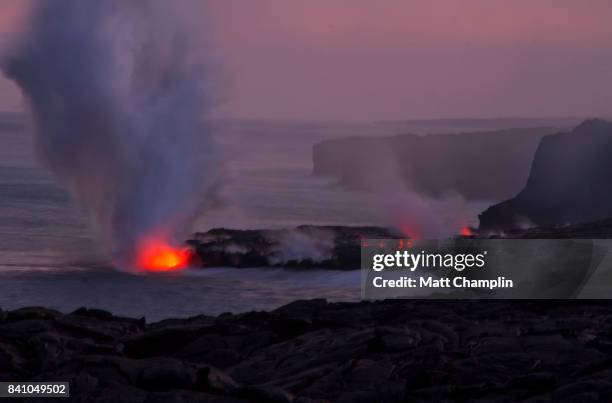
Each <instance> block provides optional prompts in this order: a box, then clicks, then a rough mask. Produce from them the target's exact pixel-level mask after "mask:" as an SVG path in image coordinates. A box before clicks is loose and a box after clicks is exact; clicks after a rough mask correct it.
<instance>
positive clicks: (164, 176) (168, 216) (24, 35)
mask: <svg viewBox="0 0 612 403" xmlns="http://www.w3.org/2000/svg"><path fill="white" fill-rule="evenodd" d="M204 15H205V14H204V10H202V2H199V1H197V0H181V1H173V2H167V1H162V0H152V1H147V2H144V1H137V0H79V1H67V0H45V1H41V2H35V3H34V6H33V9H32V10H31V15H30V19H29V24H27V25H26V26H25V27H24V29H23V31H22V32H20V33H19V35H17V36H16V37H15V38H14V39H13V41H12V43H11V45H10V47H9V48H8V49H5V52H4V55H3V60H2V68H3V72H4V74H5V75H6V76H7V77H8V78H10V79H11V80H14V82H15V83H16V84H17V85H18V86H19V87H20V88H21V90H22V92H23V94H24V96H25V98H26V99H27V101H28V103H29V106H30V107H31V111H32V114H33V117H34V121H35V126H36V131H35V133H36V134H35V143H36V147H37V150H38V152H39V154H40V156H41V157H42V159H43V160H44V162H45V164H46V165H47V166H48V167H49V168H50V170H51V171H52V172H53V174H54V175H55V176H56V177H57V179H58V180H59V181H60V182H61V183H62V184H63V185H64V186H65V187H66V188H68V189H69V190H70V191H71V192H72V193H73V195H74V196H75V198H76V200H77V201H78V202H79V203H80V205H81V206H82V207H83V208H84V209H85V211H86V212H87V213H88V214H89V215H90V216H91V218H92V219H93V222H94V224H95V225H94V228H95V231H96V233H97V235H98V237H99V238H100V239H102V240H103V241H104V245H106V246H107V247H109V249H110V250H111V251H112V252H113V253H114V254H115V256H116V257H117V258H123V259H129V258H130V256H129V253H130V252H132V251H133V250H134V249H135V245H136V244H137V243H138V242H140V241H141V240H142V239H143V238H145V237H149V236H164V237H167V238H169V239H170V240H178V239H180V238H179V237H181V238H182V237H183V236H184V235H185V232H186V231H189V229H190V228H189V227H188V226H189V224H190V223H191V220H192V219H193V218H194V217H195V215H196V214H197V212H198V210H199V208H200V207H201V204H202V202H203V200H204V194H205V192H206V191H207V190H208V189H209V188H210V186H211V184H212V182H213V180H214V176H215V166H216V165H217V164H216V163H215V151H214V148H215V147H214V142H213V140H212V133H211V132H212V128H211V127H210V125H208V124H207V123H206V120H205V118H206V114H207V113H208V112H209V111H210V110H211V108H212V107H213V105H214V103H215V99H216V97H215V94H216V88H215V81H214V79H213V75H214V74H213V72H214V68H213V64H212V61H211V60H212V59H211V57H210V52H209V51H208V48H207V44H206V43H205V42H206V37H207V36H206V33H205V32H202V31H203V30H202V28H201V26H203V21H201V20H199V19H198V16H200V17H201V16H204Z"/></svg>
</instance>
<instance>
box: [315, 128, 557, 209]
mask: <svg viewBox="0 0 612 403" xmlns="http://www.w3.org/2000/svg"><path fill="white" fill-rule="evenodd" d="M556 131H558V129H554V128H531V129H508V130H500V131H492V132H478V133H462V134H437V135H428V136H417V135H412V134H405V135H397V136H392V137H382V138H360V137H352V138H347V139H339V140H330V141H325V142H322V143H319V144H316V145H315V146H314V149H313V165H314V174H315V175H335V176H338V177H340V178H341V179H342V182H343V183H344V184H346V185H349V186H351V187H353V188H362V189H368V188H371V187H372V186H371V182H372V181H376V180H380V179H381V178H385V177H389V176H395V177H397V178H398V179H400V180H401V181H402V182H404V183H405V184H406V185H408V186H410V187H411V188H413V189H415V190H417V191H419V192H421V193H423V194H426V195H429V196H434V197H436V196H442V195H445V194H448V193H452V192H457V193H459V194H460V195H462V196H464V197H465V198H466V199H468V200H503V199H505V198H508V197H511V196H512V195H514V194H516V192H518V191H519V190H520V189H521V187H522V186H523V185H524V183H525V181H526V179H527V176H528V174H529V166H530V164H531V161H532V159H533V155H534V152H535V150H536V147H537V145H538V143H539V141H540V139H541V138H542V136H544V135H547V134H551V133H555V132H556Z"/></svg>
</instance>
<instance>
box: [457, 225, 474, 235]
mask: <svg viewBox="0 0 612 403" xmlns="http://www.w3.org/2000/svg"><path fill="white" fill-rule="evenodd" d="M460 234H461V236H472V235H474V234H473V233H472V229H471V228H470V227H468V226H467V225H464V226H463V227H462V228H461V232H460Z"/></svg>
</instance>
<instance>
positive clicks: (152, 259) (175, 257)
mask: <svg viewBox="0 0 612 403" xmlns="http://www.w3.org/2000/svg"><path fill="white" fill-rule="evenodd" d="M190 257H191V251H190V249H189V248H175V247H173V246H171V245H170V244H169V243H168V242H166V241H165V240H162V239H155V238H150V239H147V240H145V241H143V242H141V243H140V245H139V248H138V257H137V264H138V267H140V268H141V269H142V270H145V271H151V272H169V271H177V270H182V269H184V268H186V267H187V265H188V264H189V260H190Z"/></svg>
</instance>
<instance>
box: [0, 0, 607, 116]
mask: <svg viewBox="0 0 612 403" xmlns="http://www.w3.org/2000/svg"><path fill="white" fill-rule="evenodd" d="M21 8H23V1H20V0H3V1H2V2H1V3H0V39H1V38H2V37H4V36H6V35H7V34H8V33H10V32H11V31H12V30H14V28H15V27H16V26H19V14H20V9H21ZM210 17H211V21H210V22H207V21H205V18H204V16H203V24H206V23H209V24H211V25H212V30H213V35H214V37H213V43H214V45H215V48H216V50H217V52H218V55H219V57H220V59H221V60H222V63H223V66H224V69H225V73H226V75H227V77H228V80H227V81H228V87H227V92H226V94H225V98H226V101H225V102H224V104H223V105H222V106H220V108H219V109H218V111H217V113H218V115H219V116H229V117H252V118H298V119H348V120H377V119H408V118H436V117H498V116H579V117H583V116H584V117H587V116H612V24H611V23H610V21H612V2H611V1H609V0H585V1H578V0H571V1H570V0H512V1H498V0H465V1H461V2H459V1H454V0H448V1H442V0H423V1H409V0H385V1H375V0H307V1H285V0H232V1H227V0H211V9H210ZM19 102H20V101H19V97H18V94H17V93H16V91H15V90H14V89H12V88H11V86H10V85H9V84H8V83H6V81H5V80H0V109H14V108H15V107H16V106H17V105H19Z"/></svg>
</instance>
